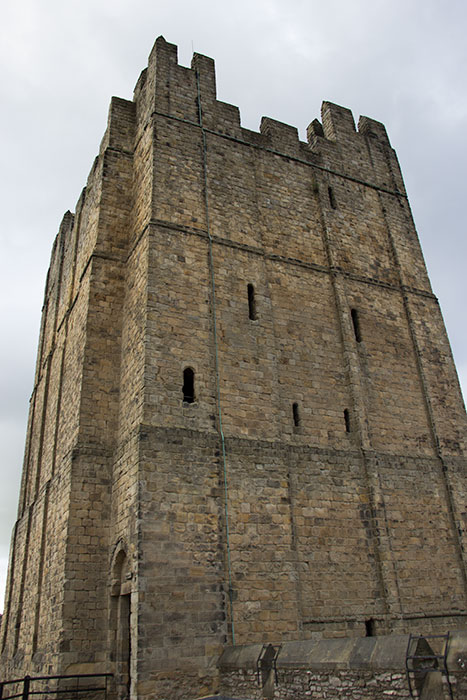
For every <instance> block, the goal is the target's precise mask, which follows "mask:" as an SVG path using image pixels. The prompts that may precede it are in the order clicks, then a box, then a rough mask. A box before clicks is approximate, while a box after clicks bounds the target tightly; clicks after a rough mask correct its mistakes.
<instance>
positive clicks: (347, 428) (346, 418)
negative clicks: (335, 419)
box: [344, 408, 350, 433]
mask: <svg viewBox="0 0 467 700" xmlns="http://www.w3.org/2000/svg"><path fill="white" fill-rule="evenodd" d="M344 423H345V432H346V433H350V414H349V409H348V408H345V409H344Z"/></svg>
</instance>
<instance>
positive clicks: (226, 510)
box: [196, 70, 235, 646]
mask: <svg viewBox="0 0 467 700" xmlns="http://www.w3.org/2000/svg"><path fill="white" fill-rule="evenodd" d="M196 87H197V97H198V116H199V126H200V129H201V136H202V147H203V176H204V202H205V211H206V231H207V234H208V250H209V254H208V259H209V271H210V279H211V295H212V305H211V308H212V333H213V340H214V361H215V374H216V398H217V418H218V421H217V422H218V431H219V437H220V442H221V450H222V464H223V484H224V517H225V533H226V550H227V551H226V554H227V584H228V596H229V608H230V624H231V629H232V635H231V636H232V644H233V645H234V646H235V619H234V605H233V588H232V562H231V556H230V529H229V503H228V482H227V454H226V447H225V437H224V430H223V425H222V406H221V391H220V378H219V350H218V344H217V319H216V283H215V278H214V256H213V250H212V237H211V230H210V226H209V196H208V172H207V145H206V131H205V129H204V126H203V111H202V107H201V91H200V78H199V72H198V70H196Z"/></svg>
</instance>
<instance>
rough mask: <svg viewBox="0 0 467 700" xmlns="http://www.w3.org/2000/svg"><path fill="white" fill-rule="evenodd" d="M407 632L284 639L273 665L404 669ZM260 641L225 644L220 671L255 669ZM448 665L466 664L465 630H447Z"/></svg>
mask: <svg viewBox="0 0 467 700" xmlns="http://www.w3.org/2000/svg"><path fill="white" fill-rule="evenodd" d="M408 641H409V635H408V634H391V635H385V636H378V637H354V638H342V639H321V640H312V639H306V640H303V641H297V642H284V643H283V644H282V647H281V649H280V652H279V654H278V657H277V662H276V664H277V668H278V669H281V668H283V669H287V668H307V669H311V670H333V669H336V670H339V669H350V670H352V669H354V670H363V669H368V670H374V671H377V670H392V669H394V670H398V671H401V670H405V655H406V650H407V644H408ZM262 646H263V645H262V644H247V645H242V646H236V647H232V646H231V647H227V648H226V649H225V650H224V652H223V653H222V655H221V657H220V659H219V667H220V668H221V669H222V670H224V671H229V670H236V669H256V663H257V660H258V657H259V655H260V653H261V649H262ZM447 663H448V668H450V669H452V670H454V669H459V666H460V665H461V663H465V664H466V665H467V630H460V631H456V632H452V633H451V638H450V643H449V649H448V658H447Z"/></svg>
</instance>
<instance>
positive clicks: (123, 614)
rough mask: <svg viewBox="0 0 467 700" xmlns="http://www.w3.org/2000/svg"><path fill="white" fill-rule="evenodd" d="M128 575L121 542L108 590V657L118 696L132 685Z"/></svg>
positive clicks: (122, 699)
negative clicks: (111, 665)
mask: <svg viewBox="0 0 467 700" xmlns="http://www.w3.org/2000/svg"><path fill="white" fill-rule="evenodd" d="M131 578H132V575H131V572H130V570H129V563H128V558H127V555H126V552H125V549H124V548H123V546H121V547H120V548H118V549H117V550H116V554H115V555H114V558H113V563H112V579H111V590H110V595H111V601H110V617H111V619H110V633H111V645H110V646H111V660H112V663H113V667H114V674H115V685H116V691H117V698H118V700H126V699H127V698H129V697H130V689H131Z"/></svg>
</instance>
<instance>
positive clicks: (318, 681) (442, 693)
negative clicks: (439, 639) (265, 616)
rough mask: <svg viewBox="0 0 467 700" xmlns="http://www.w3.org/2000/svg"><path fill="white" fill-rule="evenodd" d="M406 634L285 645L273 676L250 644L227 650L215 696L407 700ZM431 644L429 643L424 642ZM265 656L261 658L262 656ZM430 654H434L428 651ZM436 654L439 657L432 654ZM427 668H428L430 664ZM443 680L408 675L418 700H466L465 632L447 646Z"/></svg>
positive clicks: (435, 674) (260, 650)
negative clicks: (446, 671) (218, 687)
mask: <svg viewBox="0 0 467 700" xmlns="http://www.w3.org/2000/svg"><path fill="white" fill-rule="evenodd" d="M408 640H409V636H408V635H387V636H381V637H362V638H360V639H350V638H347V639H339V640H338V639H329V640H321V641H318V642H316V641H312V640H308V641H302V642H285V643H284V644H283V645H282V646H280V647H276V648H275V650H273V649H272V647H271V648H270V652H271V654H270V656H271V655H273V654H274V651H276V671H274V668H273V663H272V662H271V661H269V662H266V663H263V664H261V663H260V664H259V671H258V659H259V658H260V657H261V658H263V659H267V656H268V651H267V650H266V648H265V647H263V645H260V644H255V645H248V646H242V647H230V648H227V649H226V650H225V651H224V653H223V655H222V657H221V659H220V670H221V681H220V697H223V698H229V699H235V700H263V698H267V699H268V700H297V698H300V699H301V698H303V699H307V700H308V699H309V700H323V699H324V698H325V699H326V700H384V698H387V699H388V700H408V699H409V698H411V694H410V690H409V683H408V679H407V675H406V670H405V657H406V650H407V644H408ZM428 641H429V642H430V639H429V638H428ZM265 651H266V654H265V653H264V652H265ZM430 653H433V652H430ZM436 653H438V652H436ZM428 663H432V662H431V661H430V662H428ZM447 668H448V671H449V682H450V684H451V689H452V696H451V695H450V692H449V685H448V682H447V678H446V676H443V674H442V673H440V672H438V671H435V672H429V673H426V674H423V673H422V674H420V675H419V676H418V678H415V677H414V676H413V675H412V676H411V683H412V688H413V689H414V692H415V695H414V697H417V698H420V700H450V699H451V698H452V700H465V699H466V698H467V632H465V631H460V632H454V633H453V634H452V635H451V637H450V639H449V643H448V649H447Z"/></svg>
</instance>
